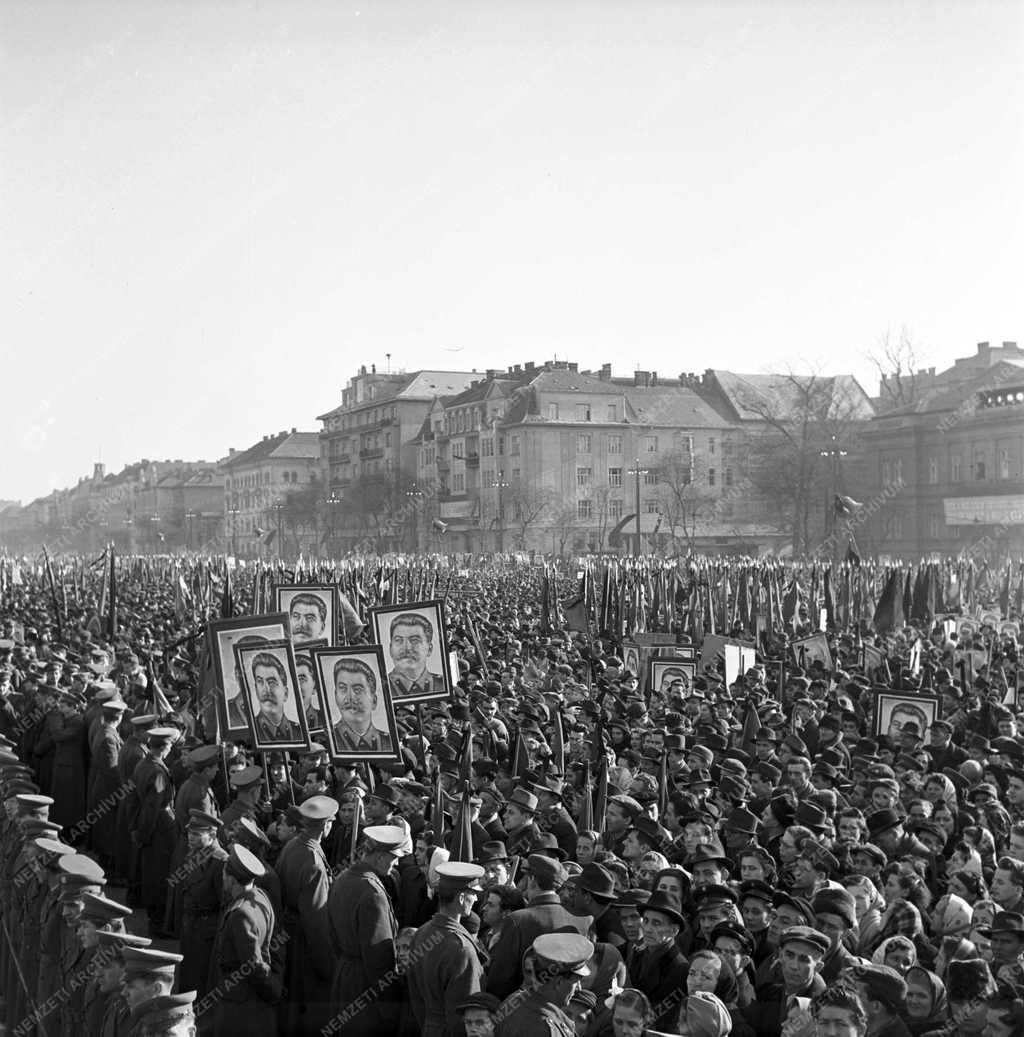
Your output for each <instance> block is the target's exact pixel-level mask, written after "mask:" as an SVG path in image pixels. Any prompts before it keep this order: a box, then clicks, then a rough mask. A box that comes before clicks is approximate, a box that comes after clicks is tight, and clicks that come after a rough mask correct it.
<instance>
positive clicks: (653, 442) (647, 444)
mask: <svg viewBox="0 0 1024 1037" xmlns="http://www.w3.org/2000/svg"><path fill="white" fill-rule="evenodd" d="M644 450H646V451H647V453H649V454H656V453H657V452H658V437H657V436H644Z"/></svg>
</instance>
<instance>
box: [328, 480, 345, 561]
mask: <svg viewBox="0 0 1024 1037" xmlns="http://www.w3.org/2000/svg"><path fill="white" fill-rule="evenodd" d="M344 503H345V501H344V499H343V498H342V497H341V496H339V494H338V493H337V491H336V490H331V495H330V497H327V498H325V500H324V504H326V505H327V521H328V528H329V529H330V531H331V550H332V551H337V549H338V545H337V536H338V534H337V531H336V527H335V523H334V516H335V515H337V514H338V507H339V505H341V504H344Z"/></svg>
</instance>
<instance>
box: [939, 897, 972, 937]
mask: <svg viewBox="0 0 1024 1037" xmlns="http://www.w3.org/2000/svg"><path fill="white" fill-rule="evenodd" d="M931 925H932V934H931V935H932V943H933V944H935V945H936V946H939V945H941V943H942V940H943V938H944V937H946V936H967V934H968V933H969V932H970V931H971V905H970V904H968V903H967V901H966V900H964V898H963V897H958V896H957V895H956V894H955V893H947V894H946V895H945V896H944V897H940V898H939V901H938V903H937V904H936V905H935V909H934V910H933V911H932V914H931Z"/></svg>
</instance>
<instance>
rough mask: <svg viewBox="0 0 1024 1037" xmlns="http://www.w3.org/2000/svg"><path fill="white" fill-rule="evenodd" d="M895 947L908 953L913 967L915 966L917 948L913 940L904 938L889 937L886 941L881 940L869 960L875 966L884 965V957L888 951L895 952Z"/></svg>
mask: <svg viewBox="0 0 1024 1037" xmlns="http://www.w3.org/2000/svg"><path fill="white" fill-rule="evenodd" d="M897 947H901V948H902V949H903V950H905V951H909V952H910V955H911V957H912V958H913V959H914V967H916V966H917V947H916V946H915V944H914V941H913V940H908V939H907V937H905V936H890V937H888V939H885V940H883V941H882V942H881V943H880V944H879V945H878V948H877V950H876V951H875V953H874V954H872V955H871V960H872V962H874V964H876V965H884V964H885V956H886V955H887V954H888V953H889V951H892V950H895V949H896V948H897Z"/></svg>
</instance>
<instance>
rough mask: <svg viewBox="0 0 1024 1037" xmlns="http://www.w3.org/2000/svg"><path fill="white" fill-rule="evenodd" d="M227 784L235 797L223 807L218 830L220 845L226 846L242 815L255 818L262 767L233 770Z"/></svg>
mask: <svg viewBox="0 0 1024 1037" xmlns="http://www.w3.org/2000/svg"><path fill="white" fill-rule="evenodd" d="M228 784H229V785H230V786H231V788H232V789H233V790H234V793H235V798H234V799H233V800H231V802H230V803H228V805H227V806H226V807H225V808H224V810H223V812H222V813H221V821H223V822H224V825H223V827H222V828H221V830H220V841H221V845H222V846H224V847H227V845H228V843H229V842H230V840H231V835H232V833H233V831H234V829H235V827H236V826H237V824H238V822H239V821H240V820H241V819H242V818H243V817H248V818H255V817H256V816H257V814H258V813H259V803H260V794H261V792H262V791H263V768H262V767H255V766H253V767H243V768H242V769H241V770H237V771H234V772H233V773H232V774H231V776H230V777H229V778H228Z"/></svg>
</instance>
